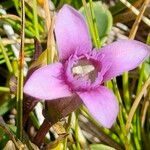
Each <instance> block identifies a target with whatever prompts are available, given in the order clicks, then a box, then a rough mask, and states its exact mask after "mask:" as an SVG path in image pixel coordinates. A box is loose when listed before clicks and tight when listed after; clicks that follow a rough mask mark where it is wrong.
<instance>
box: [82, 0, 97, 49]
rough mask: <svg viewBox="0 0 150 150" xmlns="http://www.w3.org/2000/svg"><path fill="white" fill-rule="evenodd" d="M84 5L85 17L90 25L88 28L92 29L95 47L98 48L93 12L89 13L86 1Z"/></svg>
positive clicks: (84, 0) (83, 0) (83, 1)
mask: <svg viewBox="0 0 150 150" xmlns="http://www.w3.org/2000/svg"><path fill="white" fill-rule="evenodd" d="M82 3H83V6H84V10H85V16H86V18H87V23H88V26H89V28H90V31H91V34H92V38H93V42H94V45H95V46H96V47H97V48H98V45H97V39H96V35H95V31H94V25H93V21H92V20H93V19H92V16H91V12H90V11H89V8H88V7H87V3H86V0H82Z"/></svg>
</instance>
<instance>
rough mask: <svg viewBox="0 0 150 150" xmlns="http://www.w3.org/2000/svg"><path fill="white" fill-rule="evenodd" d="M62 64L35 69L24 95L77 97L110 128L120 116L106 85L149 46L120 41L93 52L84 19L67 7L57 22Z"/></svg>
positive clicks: (139, 58) (134, 63)
mask: <svg viewBox="0 0 150 150" xmlns="http://www.w3.org/2000/svg"><path fill="white" fill-rule="evenodd" d="M55 35H56V42H57V46H58V52H59V62H57V63H54V64H50V65H47V66H44V67H42V68H40V69H38V70H36V71H35V72H34V73H33V74H32V75H31V76H30V78H29V79H28V80H27V82H26V84H25V86H24V93H26V94H27V95H30V96H32V97H35V98H37V99H42V100H55V99H58V98H64V97H71V96H72V95H73V94H76V95H77V96H79V97H80V98H81V100H82V101H83V103H84V105H85V106H86V107H87V108H88V110H89V112H90V113H91V114H92V115H93V117H94V118H95V119H96V120H97V121H99V122H100V123H101V125H103V126H104V127H107V128H110V127H111V126H112V125H113V123H114V122H115V120H116V117H117V114H118V110H119V107H118V103H117V101H116V98H115V96H114V94H113V92H112V91H111V90H109V89H107V88H106V87H105V86H103V83H104V82H105V81H107V80H110V79H111V78H113V77H116V76H118V75H120V74H122V73H123V72H125V71H129V70H132V69H134V68H136V67H137V66H138V65H139V64H140V63H142V62H143V61H144V59H145V58H146V57H148V56H149V54H150V47H149V46H148V45H146V44H143V43H141V42H138V41H135V40H119V41H116V42H114V43H112V44H109V45H107V46H104V47H103V48H101V49H100V50H96V49H92V43H91V39H90V36H89V32H88V28H87V25H86V22H85V20H84V18H83V16H82V15H81V14H80V13H79V12H77V11H76V10H75V9H73V8H72V7H71V6H68V5H64V6H63V8H62V9H61V10H60V11H59V12H58V14H57V16H56V22H55Z"/></svg>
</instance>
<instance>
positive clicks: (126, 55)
mask: <svg viewBox="0 0 150 150" xmlns="http://www.w3.org/2000/svg"><path fill="white" fill-rule="evenodd" d="M100 53H101V54H104V55H105V56H104V57H105V61H109V62H111V64H112V65H111V67H110V68H109V69H108V71H106V73H105V75H104V77H103V78H104V81H106V80H109V79H111V78H113V77H115V76H118V75H120V74H122V73H123V72H125V71H129V70H132V69H134V68H136V67H137V66H138V65H139V64H140V63H142V62H143V61H144V60H145V58H146V57H148V55H149V54H150V47H149V46H148V45H146V44H144V43H141V42H139V41H135V40H119V41H117V42H114V43H112V44H109V45H107V46H105V47H103V48H102V49H101V52H100Z"/></svg>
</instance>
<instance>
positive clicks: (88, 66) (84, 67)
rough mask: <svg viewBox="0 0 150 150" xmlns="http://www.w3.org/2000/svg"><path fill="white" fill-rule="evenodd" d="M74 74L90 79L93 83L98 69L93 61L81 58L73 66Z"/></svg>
mask: <svg viewBox="0 0 150 150" xmlns="http://www.w3.org/2000/svg"><path fill="white" fill-rule="evenodd" d="M72 74H73V76H74V77H76V78H77V79H84V80H90V81H91V82H92V83H93V82H94V81H95V79H96V77H97V70H96V68H95V66H94V65H93V64H92V62H91V61H89V60H86V59H81V60H79V61H78V63H77V64H75V65H74V66H73V67H72Z"/></svg>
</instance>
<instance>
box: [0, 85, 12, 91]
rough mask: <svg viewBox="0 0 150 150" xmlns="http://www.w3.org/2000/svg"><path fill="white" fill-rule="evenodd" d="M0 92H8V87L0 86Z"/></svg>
mask: <svg viewBox="0 0 150 150" xmlns="http://www.w3.org/2000/svg"><path fill="white" fill-rule="evenodd" d="M0 92H10V89H9V88H8V87H2V86H0Z"/></svg>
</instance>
